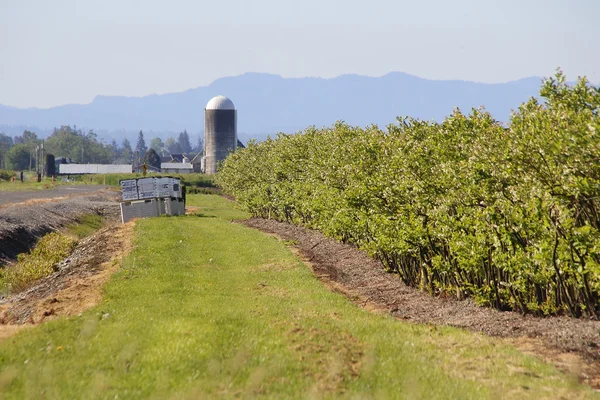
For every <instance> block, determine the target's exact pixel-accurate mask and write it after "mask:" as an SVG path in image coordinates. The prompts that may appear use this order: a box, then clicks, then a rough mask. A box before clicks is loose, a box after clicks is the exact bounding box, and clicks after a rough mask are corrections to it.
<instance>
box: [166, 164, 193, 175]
mask: <svg viewBox="0 0 600 400" xmlns="http://www.w3.org/2000/svg"><path fill="white" fill-rule="evenodd" d="M160 170H161V172H162V173H164V174H191V173H192V172H194V166H193V165H192V164H191V163H189V162H188V163H177V162H174V163H173V162H172V163H161V164H160Z"/></svg>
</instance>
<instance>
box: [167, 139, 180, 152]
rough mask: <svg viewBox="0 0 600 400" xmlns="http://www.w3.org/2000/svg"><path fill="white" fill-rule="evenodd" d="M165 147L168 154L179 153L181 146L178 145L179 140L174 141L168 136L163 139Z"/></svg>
mask: <svg viewBox="0 0 600 400" xmlns="http://www.w3.org/2000/svg"><path fill="white" fill-rule="evenodd" d="M165 148H166V149H167V151H168V152H169V154H174V153H181V152H182V150H181V146H180V145H179V142H178V141H176V140H175V139H173V138H172V137H170V138H168V139H167V140H165Z"/></svg>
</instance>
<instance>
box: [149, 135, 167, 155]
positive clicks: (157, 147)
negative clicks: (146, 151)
mask: <svg viewBox="0 0 600 400" xmlns="http://www.w3.org/2000/svg"><path fill="white" fill-rule="evenodd" d="M164 147H165V144H164V143H163V141H162V139H161V138H159V137H155V138H152V140H151V141H150V148H151V149H154V151H156V153H158V154H160V153H161V152H162V150H163V148H164Z"/></svg>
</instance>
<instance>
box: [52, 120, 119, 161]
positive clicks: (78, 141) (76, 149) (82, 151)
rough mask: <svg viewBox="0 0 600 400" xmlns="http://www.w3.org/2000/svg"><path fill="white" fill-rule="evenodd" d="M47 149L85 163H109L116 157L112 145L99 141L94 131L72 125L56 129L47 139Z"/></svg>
mask: <svg viewBox="0 0 600 400" xmlns="http://www.w3.org/2000/svg"><path fill="white" fill-rule="evenodd" d="M45 149H46V152H47V153H50V154H54V156H55V157H67V158H71V159H72V160H74V161H77V162H80V163H85V164H87V163H92V164H108V163H110V162H112V161H113V159H114V157H115V154H114V153H113V148H112V146H110V145H105V144H104V143H101V142H99V141H98V140H97V136H96V134H95V133H94V131H88V132H87V133H85V132H83V131H82V130H81V129H76V128H74V127H73V128H71V127H70V126H61V127H60V129H54V132H53V133H52V135H50V137H48V139H46V146H45Z"/></svg>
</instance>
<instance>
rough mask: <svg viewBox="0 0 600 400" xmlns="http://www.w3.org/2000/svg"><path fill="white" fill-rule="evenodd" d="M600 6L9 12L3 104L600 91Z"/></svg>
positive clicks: (458, 2)
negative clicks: (425, 87) (559, 78)
mask: <svg viewBox="0 0 600 400" xmlns="http://www.w3.org/2000/svg"><path fill="white" fill-rule="evenodd" d="M599 20H600V0H562V1H559V0H411V1H406V0H395V1H392V0H390V1H380V0H369V1H365V0H344V1H326V0H301V1H286V0H252V1H249V0H246V1H241V0H225V1H220V0H214V1H210V2H208V1H204V0H196V1H194V0H163V1H158V0H140V1H133V0H0V104H4V105H11V106H17V107H33V106H35V107H49V106H55V105H60V104H66V103H88V102H90V101H91V100H92V99H93V98H94V96H96V95H98V94H104V95H127V96H143V95H147V94H151V93H167V92H178V91H182V90H186V89H190V88H193V87H197V86H204V85H207V84H209V83H211V82H212V81H213V80H215V79H217V78H219V77H224V76H231V75H239V74H242V73H244V72H270V73H275V74H279V75H282V76H284V77H303V76H320V77H334V76H338V75H341V74H345V73H357V74H362V75H369V76H380V75H383V74H386V73H388V72H390V71H402V72H407V73H410V74H413V75H417V76H420V77H424V78H429V79H463V80H473V81H479V82H505V81H510V80H515V79H519V78H523V77H527V76H532V75H537V76H548V75H551V74H553V72H554V70H555V68H556V67H561V68H562V69H563V70H564V71H565V73H566V74H567V76H568V77H569V79H575V78H576V77H577V76H578V75H587V76H588V78H589V79H590V80H591V81H592V82H594V83H598V82H600V50H599V47H598V45H599V43H600V23H598V21H599Z"/></svg>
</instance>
